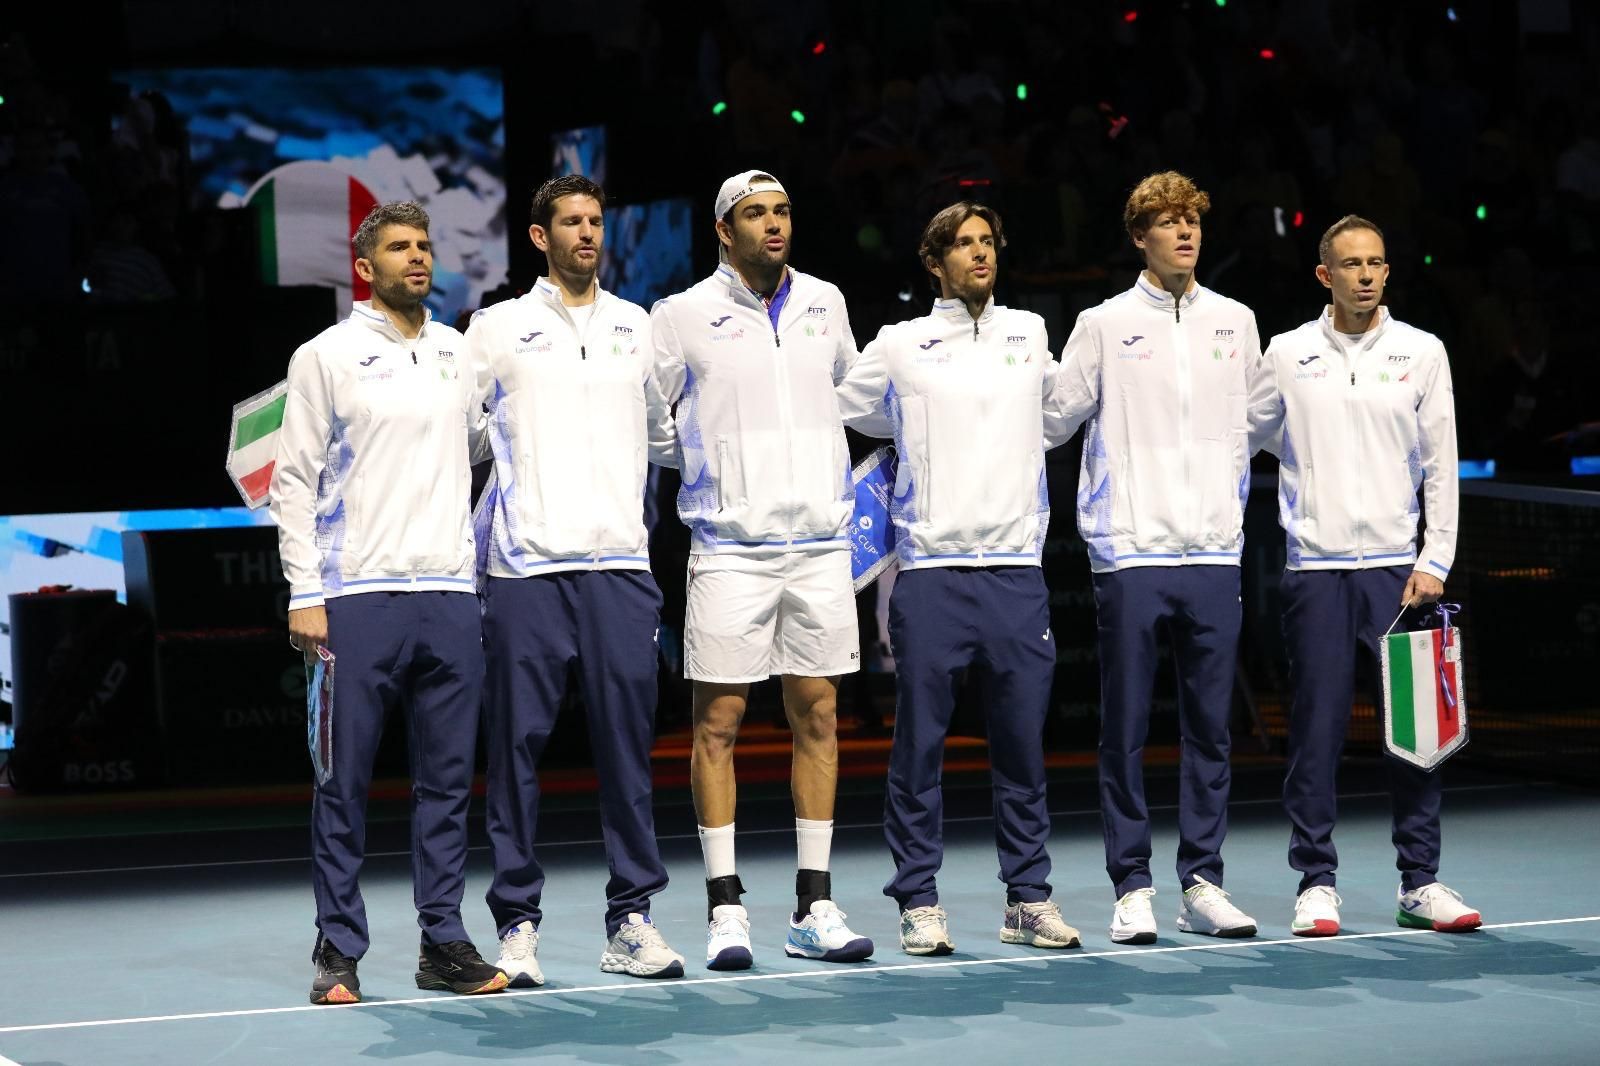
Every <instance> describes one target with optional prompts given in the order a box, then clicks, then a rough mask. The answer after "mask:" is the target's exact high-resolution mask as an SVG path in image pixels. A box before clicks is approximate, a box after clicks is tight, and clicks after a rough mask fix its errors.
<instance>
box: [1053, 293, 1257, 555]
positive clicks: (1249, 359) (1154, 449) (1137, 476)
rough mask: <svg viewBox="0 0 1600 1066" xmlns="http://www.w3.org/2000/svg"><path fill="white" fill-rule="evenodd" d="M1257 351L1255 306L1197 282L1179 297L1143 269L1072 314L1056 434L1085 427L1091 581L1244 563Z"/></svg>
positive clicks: (1082, 520)
mask: <svg viewBox="0 0 1600 1066" xmlns="http://www.w3.org/2000/svg"><path fill="white" fill-rule="evenodd" d="M1260 353H1261V341H1260V337H1259V334H1258V333H1257V332H1256V317H1255V315H1254V314H1253V313H1252V312H1251V311H1250V309H1249V308H1248V307H1246V306H1245V305H1244V304H1242V303H1239V302H1238V301H1237V300H1230V299H1228V298H1227V297H1226V296H1223V295H1221V294H1220V293H1216V292H1212V291H1211V290H1210V289H1207V288H1205V287H1204V286H1201V285H1196V286H1194V287H1193V288H1192V289H1190V291H1189V292H1187V293H1186V294H1184V296H1183V297H1182V298H1181V299H1179V300H1176V301H1175V300H1174V298H1173V296H1172V295H1171V294H1170V293H1168V292H1166V291H1164V290H1162V289H1158V288H1156V287H1155V286H1153V285H1151V284H1150V282H1149V281H1148V280H1146V279H1145V277H1144V275H1143V274H1140V276H1139V279H1138V281H1137V282H1135V283H1134V286H1133V288H1131V289H1129V290H1128V291H1127V292H1124V293H1122V294H1121V295H1118V296H1113V297H1112V298H1111V299H1109V300H1107V301H1105V302H1104V303H1102V304H1100V305H1099V306H1098V307H1091V308H1090V309H1089V310H1087V311H1084V312H1083V313H1082V314H1080V315H1079V316H1078V322H1077V324H1076V325H1075V326H1074V327H1073V329H1072V336H1071V337H1069V338H1068V339H1067V346H1066V348H1065V350H1064V351H1063V352H1062V355H1061V371H1060V374H1059V376H1058V388H1059V390H1060V392H1061V396H1060V399H1059V406H1060V410H1061V412H1062V418H1063V419H1064V420H1065V424H1064V426H1062V427H1060V428H1062V429H1064V430H1066V431H1067V432H1070V431H1072V430H1075V429H1076V428H1077V426H1078V425H1080V424H1082V423H1083V422H1084V421H1085V420H1087V422H1088V428H1087V430H1086V432H1085V436H1084V441H1083V466H1082V470H1081V473H1080V475H1079V478H1078V531H1079V532H1080V533H1081V534H1082V535H1083V539H1084V540H1085V541H1086V542H1087V543H1088V546H1089V563H1090V567H1091V569H1093V570H1094V572H1095V573H1105V572H1108V571H1113V570H1122V569H1126V568H1128V567H1132V566H1183V565H1189V564H1224V565H1238V562H1239V553H1240V551H1241V550H1242V548H1243V546H1244V522H1243V519H1244V500H1245V496H1246V495H1247V494H1248V492H1249V489H1250V462H1249V458H1250V457H1249V450H1248V449H1249V441H1248V437H1247V429H1248V427H1247V424H1246V400H1247V396H1248V392H1249V387H1248V382H1247V375H1248V374H1250V373H1252V372H1253V370H1254V368H1255V367H1256V366H1257V362H1258V360H1259V357H1260ZM1054 432H1055V431H1053V432H1052V436H1054Z"/></svg>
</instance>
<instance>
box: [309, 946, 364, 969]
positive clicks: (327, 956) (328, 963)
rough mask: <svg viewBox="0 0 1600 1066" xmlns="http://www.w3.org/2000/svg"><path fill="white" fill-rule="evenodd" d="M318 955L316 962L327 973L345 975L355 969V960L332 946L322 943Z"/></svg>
mask: <svg viewBox="0 0 1600 1066" xmlns="http://www.w3.org/2000/svg"><path fill="white" fill-rule="evenodd" d="M320 954H321V957H320V958H318V959H316V962H317V964H318V965H319V966H321V967H322V968H323V969H324V970H326V971H327V972H328V973H346V972H348V971H350V970H354V969H355V968H356V960H354V959H352V958H351V957H350V956H348V955H346V954H345V953H344V952H342V951H340V950H339V949H338V948H336V947H334V946H333V945H332V944H328V943H324V944H323V946H322V951H321V953H320Z"/></svg>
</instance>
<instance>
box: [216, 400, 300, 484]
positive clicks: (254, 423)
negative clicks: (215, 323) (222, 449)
mask: <svg viewBox="0 0 1600 1066" xmlns="http://www.w3.org/2000/svg"><path fill="white" fill-rule="evenodd" d="M288 395H289V383H288V382H287V381H280V382H278V383H277V384H276V385H274V386H272V388H270V389H268V390H267V391H266V392H258V393H256V394H255V395H254V396H252V397H250V398H249V399H248V400H245V401H243V402H242V403H236V404H234V405H233V429H232V430H231V431H230V433H229V437H228V439H229V441H230V443H229V445H228V476H229V477H230V478H232V479H233V485H234V487H235V488H236V489H238V490H239V495H240V496H243V497H244V503H245V506H246V507H250V508H257V507H265V506H266V505H267V489H268V488H269V487H270V486H271V484H272V467H273V463H274V461H275V459H276V458H277V454H278V431H279V430H281V429H282V428H283V407H284V403H285V401H286V399H287V398H288Z"/></svg>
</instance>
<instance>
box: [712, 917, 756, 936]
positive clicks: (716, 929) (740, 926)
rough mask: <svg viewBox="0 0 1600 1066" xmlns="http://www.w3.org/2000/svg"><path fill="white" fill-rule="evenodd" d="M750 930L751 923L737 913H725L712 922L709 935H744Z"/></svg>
mask: <svg viewBox="0 0 1600 1066" xmlns="http://www.w3.org/2000/svg"><path fill="white" fill-rule="evenodd" d="M749 932H750V923H749V922H746V921H742V920H740V919H739V917H738V916H737V915H733V914H724V915H723V916H722V917H720V918H715V919H713V920H712V922H711V930H710V933H709V935H710V936H713V937H718V936H743V935H745V934H747V933H749Z"/></svg>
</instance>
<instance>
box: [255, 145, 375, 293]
mask: <svg viewBox="0 0 1600 1066" xmlns="http://www.w3.org/2000/svg"><path fill="white" fill-rule="evenodd" d="M245 200H246V203H247V204H248V206H249V208H250V210H251V211H253V212H254V213H255V216H256V232H257V248H258V254H259V257H260V268H261V280H262V281H263V282H265V283H266V284H268V285H329V286H332V287H334V288H335V289H340V290H343V291H344V292H348V293H350V297H348V298H346V299H345V300H341V301H340V310H341V313H344V312H347V311H348V310H349V308H348V306H346V304H347V302H348V299H356V300H365V299H367V298H368V297H370V296H371V295H372V294H371V292H370V290H369V289H368V287H367V283H366V282H364V281H362V280H361V278H360V277H359V276H358V275H357V274H356V269H355V253H354V251H353V250H352V249H351V247H350V238H352V237H354V236H355V232H356V227H357V226H360V225H361V220H362V219H364V218H366V217H367V212H368V211H371V210H372V209H373V208H374V207H376V206H377V203H378V200H377V197H375V196H373V195H372V193H371V192H370V191H369V190H368V189H367V187H366V186H365V185H362V184H361V183H360V182H359V181H357V180H356V179H355V178H354V177H352V176H351V175H350V174H349V173H347V172H346V171H344V170H341V169H340V168H338V167H336V166H334V165H333V164H332V163H324V162H320V161H317V160H297V161H295V162H293V163H285V164H284V165H283V166H281V167H278V168H277V169H275V170H273V171H271V172H270V173H268V174H267V175H266V177H264V178H262V179H261V180H260V181H258V182H256V184H255V187H254V188H252V189H251V190H250V192H249V193H248V194H247V195H246V197H245ZM341 295H342V293H341Z"/></svg>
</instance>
